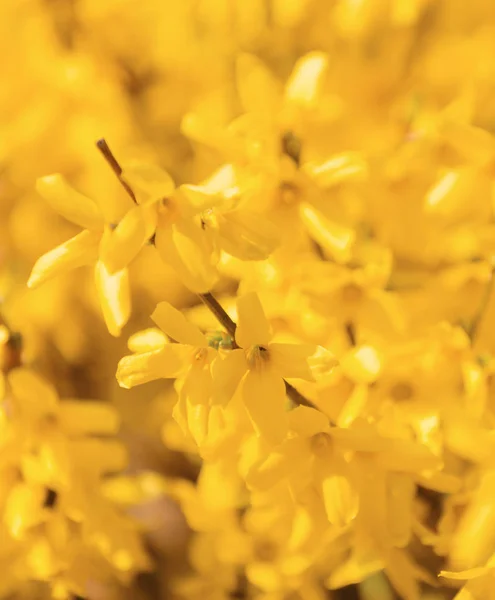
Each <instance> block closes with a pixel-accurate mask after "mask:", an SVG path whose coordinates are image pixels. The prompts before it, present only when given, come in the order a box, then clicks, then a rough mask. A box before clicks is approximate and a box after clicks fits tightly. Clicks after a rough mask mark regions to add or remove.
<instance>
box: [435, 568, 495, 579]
mask: <svg viewBox="0 0 495 600" xmlns="http://www.w3.org/2000/svg"><path fill="white" fill-rule="evenodd" d="M489 571H490V569H489V568H487V567H474V568H473V569H466V570H465V571H440V573H439V576H440V577H446V578H447V579H454V580H461V581H467V580H469V579H476V578H477V577H482V576H483V575H486V574H487V573H488V572H489Z"/></svg>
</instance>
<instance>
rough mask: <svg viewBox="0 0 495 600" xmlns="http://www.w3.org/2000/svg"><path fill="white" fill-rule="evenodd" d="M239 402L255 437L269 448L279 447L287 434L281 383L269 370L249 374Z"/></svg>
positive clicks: (243, 382)
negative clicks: (257, 436)
mask: <svg viewBox="0 0 495 600" xmlns="http://www.w3.org/2000/svg"><path fill="white" fill-rule="evenodd" d="M242 399H243V402H244V405H245V407H246V409H247V411H248V413H249V416H250V418H251V421H252V423H253V426H254V428H255V430H256V431H257V433H258V434H259V435H260V436H261V437H262V438H264V439H265V440H266V441H267V442H268V443H269V444H273V445H277V444H280V443H281V442H282V441H283V440H284V438H285V436H286V434H287V430H288V421H287V413H286V411H285V385H284V381H283V379H282V378H281V377H279V376H278V375H276V374H275V373H274V372H272V371H271V370H270V369H263V370H261V371H260V372H256V371H249V372H248V373H247V374H246V376H245V377H244V380H243V381H242Z"/></svg>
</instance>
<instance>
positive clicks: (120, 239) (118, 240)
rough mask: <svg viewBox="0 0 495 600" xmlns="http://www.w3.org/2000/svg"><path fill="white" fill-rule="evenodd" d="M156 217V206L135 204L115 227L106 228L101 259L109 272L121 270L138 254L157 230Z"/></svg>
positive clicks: (101, 247)
mask: <svg viewBox="0 0 495 600" xmlns="http://www.w3.org/2000/svg"><path fill="white" fill-rule="evenodd" d="M156 218H157V213H156V208H155V207H149V206H135V207H133V208H131V210H129V211H128V212H127V213H126V214H125V215H124V217H123V218H122V220H121V221H120V222H119V223H118V225H117V227H116V228H115V229H113V230H112V229H110V228H106V230H105V233H104V235H103V237H102V241H101V245H100V260H101V261H102V262H103V263H105V266H106V268H107V270H108V272H109V273H111V274H113V273H116V272H117V271H121V270H122V269H124V268H125V267H127V266H128V265H129V264H130V263H131V261H132V260H133V259H134V258H135V257H136V256H137V255H138V253H139V251H140V250H141V248H142V247H143V246H144V245H145V244H146V243H147V242H148V240H149V239H150V237H151V236H152V235H153V233H154V231H155V227H156Z"/></svg>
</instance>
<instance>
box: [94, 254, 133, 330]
mask: <svg viewBox="0 0 495 600" xmlns="http://www.w3.org/2000/svg"><path fill="white" fill-rule="evenodd" d="M95 283H96V290H97V292H98V298H99V301H100V306H101V309H102V311H103V318H104V319H105V323H106V325H107V328H108V331H109V332H110V333H111V334H112V335H114V336H119V335H120V332H121V329H122V327H123V326H124V325H125V324H126V323H127V321H128V319H129V316H130V314H131V296H130V289H129V275H128V273H127V269H123V270H122V271H118V272H117V273H115V274H113V275H111V274H110V273H109V272H108V271H107V268H106V266H105V265H104V264H103V263H102V262H101V261H98V262H97V263H96V267H95Z"/></svg>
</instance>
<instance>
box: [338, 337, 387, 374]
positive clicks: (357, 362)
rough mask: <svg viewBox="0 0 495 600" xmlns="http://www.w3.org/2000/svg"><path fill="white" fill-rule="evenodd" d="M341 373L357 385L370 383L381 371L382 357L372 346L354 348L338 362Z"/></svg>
mask: <svg viewBox="0 0 495 600" xmlns="http://www.w3.org/2000/svg"><path fill="white" fill-rule="evenodd" d="M340 365H341V367H342V371H343V372H344V373H345V375H346V376H347V377H349V379H352V380H353V381H355V382H357V383H372V382H373V381H376V380H377V379H378V376H379V374H380V371H381V369H382V357H381V356H380V354H379V352H378V351H377V350H376V348H373V346H368V345H362V346H356V347H355V348H353V349H352V350H350V351H349V352H348V353H347V354H346V355H345V356H344V357H343V358H342V360H341V361H340Z"/></svg>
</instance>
